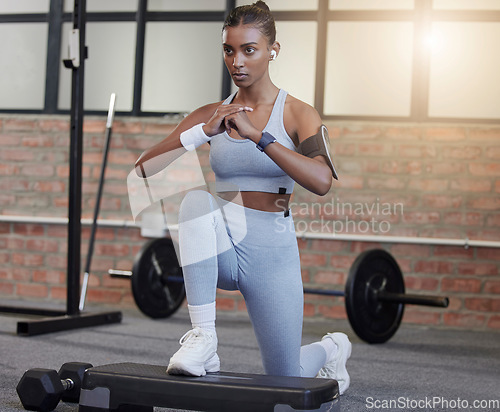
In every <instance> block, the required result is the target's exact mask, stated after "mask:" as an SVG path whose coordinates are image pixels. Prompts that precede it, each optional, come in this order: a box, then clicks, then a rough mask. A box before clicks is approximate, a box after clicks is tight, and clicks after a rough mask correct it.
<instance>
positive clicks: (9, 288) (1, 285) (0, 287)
mask: <svg viewBox="0 0 500 412" xmlns="http://www.w3.org/2000/svg"><path fill="white" fill-rule="evenodd" d="M13 294H14V284H13V283H7V282H0V295H4V296H7V295H13Z"/></svg>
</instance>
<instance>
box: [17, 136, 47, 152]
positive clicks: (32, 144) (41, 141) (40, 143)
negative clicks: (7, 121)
mask: <svg viewBox="0 0 500 412" xmlns="http://www.w3.org/2000/svg"><path fill="white" fill-rule="evenodd" d="M21 145H22V146H24V147H29V148H37V147H54V138H53V137H52V136H44V135H41V136H26V137H23V138H22V139H21ZM33 150H36V149H33Z"/></svg>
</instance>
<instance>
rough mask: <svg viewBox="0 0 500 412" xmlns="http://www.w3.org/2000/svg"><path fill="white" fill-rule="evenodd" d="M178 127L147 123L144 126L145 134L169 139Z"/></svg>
mask: <svg viewBox="0 0 500 412" xmlns="http://www.w3.org/2000/svg"><path fill="white" fill-rule="evenodd" d="M176 126H177V125H176V124H162V123H146V124H145V125H144V134H146V135H162V136H164V137H167V136H168V135H169V134H170V133H171V132H172V130H174V129H175V127H176Z"/></svg>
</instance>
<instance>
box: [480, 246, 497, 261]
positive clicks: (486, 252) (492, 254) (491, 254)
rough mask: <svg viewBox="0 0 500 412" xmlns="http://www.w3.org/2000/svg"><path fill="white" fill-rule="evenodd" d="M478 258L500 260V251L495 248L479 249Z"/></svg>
mask: <svg viewBox="0 0 500 412" xmlns="http://www.w3.org/2000/svg"><path fill="white" fill-rule="evenodd" d="M477 258H478V259H485V260H500V249H495V248H486V247H484V248H482V247H480V248H477Z"/></svg>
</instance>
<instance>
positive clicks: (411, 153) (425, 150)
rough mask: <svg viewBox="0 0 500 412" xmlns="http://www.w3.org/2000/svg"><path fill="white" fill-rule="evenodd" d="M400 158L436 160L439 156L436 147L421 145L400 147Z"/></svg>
mask: <svg viewBox="0 0 500 412" xmlns="http://www.w3.org/2000/svg"><path fill="white" fill-rule="evenodd" d="M398 156H399V158H402V159H405V158H418V159H424V158H435V157H436V156H437V151H436V148H435V147H432V146H428V145H425V146H421V145H400V146H399V150H398Z"/></svg>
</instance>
